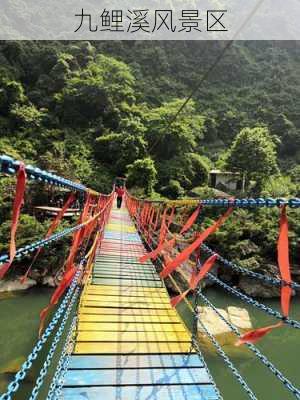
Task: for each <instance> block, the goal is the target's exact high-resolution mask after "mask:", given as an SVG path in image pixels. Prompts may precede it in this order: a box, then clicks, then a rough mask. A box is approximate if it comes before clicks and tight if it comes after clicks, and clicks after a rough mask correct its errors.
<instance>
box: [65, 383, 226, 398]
mask: <svg viewBox="0 0 300 400" xmlns="http://www.w3.org/2000/svg"><path fill="white" fill-rule="evenodd" d="M102 399H105V400H116V399H117V400H218V399H219V397H218V395H217V393H216V391H215V389H214V387H213V386H212V385H182V386H176V385H175V386H127V387H126V386H125V387H110V386H106V387H90V388H80V387H79V388H64V389H63V400H102Z"/></svg>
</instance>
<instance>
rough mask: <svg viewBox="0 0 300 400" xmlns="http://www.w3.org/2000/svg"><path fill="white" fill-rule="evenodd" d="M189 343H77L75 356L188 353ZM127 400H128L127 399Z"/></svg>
mask: <svg viewBox="0 0 300 400" xmlns="http://www.w3.org/2000/svg"><path fill="white" fill-rule="evenodd" d="M190 348H191V344H190V343H189V342H176V343H174V342H76V344H75V348H74V353H75V354H153V353H154V354H170V353H187V352H188V351H190ZM126 400H127V399H126Z"/></svg>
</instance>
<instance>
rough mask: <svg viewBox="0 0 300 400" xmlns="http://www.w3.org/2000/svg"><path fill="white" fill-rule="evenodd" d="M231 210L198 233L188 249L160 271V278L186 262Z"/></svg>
mask: <svg viewBox="0 0 300 400" xmlns="http://www.w3.org/2000/svg"><path fill="white" fill-rule="evenodd" d="M232 211H233V208H229V209H228V210H227V211H226V213H225V214H224V215H222V216H221V217H220V218H219V219H218V220H217V221H216V222H215V223H214V224H213V225H211V226H210V227H209V228H207V229H206V230H205V231H204V232H202V233H200V235H199V236H198V238H197V239H196V240H195V241H194V242H193V243H192V244H191V245H190V246H188V247H186V248H185V249H184V250H183V251H182V252H181V253H179V254H178V255H177V257H175V258H174V260H173V261H172V262H171V263H170V264H167V265H166V267H165V268H164V269H163V270H162V271H161V273H160V276H161V278H166V277H167V276H168V275H169V274H170V273H172V272H173V271H175V269H176V268H177V267H178V266H179V265H181V264H182V263H183V262H184V261H186V260H187V259H188V258H189V257H190V256H191V254H192V253H193V252H194V251H195V250H196V249H197V248H198V247H199V246H200V245H201V244H202V243H203V242H204V241H205V240H206V239H207V238H208V236H210V235H211V234H213V233H214V232H215V231H216V230H217V229H218V228H219V227H220V226H221V225H222V224H223V223H224V222H225V221H226V219H227V218H228V217H229V215H230V214H231V213H232Z"/></svg>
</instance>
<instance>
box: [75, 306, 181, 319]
mask: <svg viewBox="0 0 300 400" xmlns="http://www.w3.org/2000/svg"><path fill="white" fill-rule="evenodd" d="M79 313H85V314H105V315H167V316H177V318H178V315H177V313H176V311H175V310H173V309H171V308H170V309H165V310H154V309H151V308H150V309H142V308H140V309H139V308H129V309H126V308H113V307H111V308H107V307H83V306H81V307H80V308H79Z"/></svg>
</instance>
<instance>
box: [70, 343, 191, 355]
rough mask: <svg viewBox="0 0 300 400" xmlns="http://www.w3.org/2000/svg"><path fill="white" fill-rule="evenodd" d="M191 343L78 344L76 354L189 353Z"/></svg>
mask: <svg viewBox="0 0 300 400" xmlns="http://www.w3.org/2000/svg"><path fill="white" fill-rule="evenodd" d="M190 347H191V345H190V343H151V342H150V343H135V342H132V343H126V342H123V343H109V342H104V343H99V342H98V343H97V342H96V343H77V344H76V345H75V349H74V353H75V354H80V353H81V354H153V353H154V354H168V353H188V352H189V350H190Z"/></svg>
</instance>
